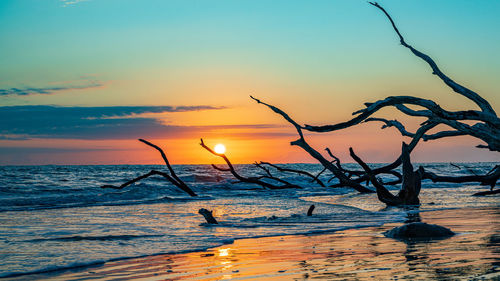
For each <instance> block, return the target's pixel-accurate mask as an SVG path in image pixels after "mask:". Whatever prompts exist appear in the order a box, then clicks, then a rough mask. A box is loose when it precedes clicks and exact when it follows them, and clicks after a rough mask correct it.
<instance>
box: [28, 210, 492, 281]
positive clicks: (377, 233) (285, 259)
mask: <svg viewBox="0 0 500 281" xmlns="http://www.w3.org/2000/svg"><path fill="white" fill-rule="evenodd" d="M410 214H411V217H410V218H409V219H410V220H412V221H415V220H421V221H423V222H427V223H434V224H438V225H442V226H446V227H448V228H450V229H452V230H453V231H454V232H455V233H457V235H455V236H453V237H451V238H447V239H443V240H432V241H406V242H402V241H397V240H394V239H390V238H386V237H384V236H383V234H382V233H383V232H384V231H386V230H388V229H391V228H393V227H395V226H399V225H401V224H391V225H384V226H382V227H371V228H363V229H352V230H346V231H342V232H337V233H332V234H319V235H310V236H300V235H299V236H279V237H268V238H258V239H243V240H238V241H235V242H234V244H231V245H225V246H221V247H217V248H214V249H210V250H207V251H204V252H194V253H187V254H178V255H160V256H151V257H145V258H139V259H131V260H123V261H116V262H110V263H107V264H105V265H104V266H102V267H99V268H93V269H88V270H85V271H81V272H74V273H66V274H63V275H58V276H43V277H44V278H49V279H54V280H90V279H92V280H95V279H101V280H114V279H117V278H118V279H120V278H125V279H136V280H137V279H139V280H243V279H244V280H248V279H250V280H307V279H324V280H344V279H348V280H368V279H382V280H387V279H394V280H395V279H400V280H401V279H403V280H416V279H420V280H453V279H457V278H460V279H462V278H464V279H467V278H472V279H475V278H478V279H480V278H484V279H488V280H491V279H494V280H498V279H500V225H499V223H498V222H499V221H500V208H483V209H460V210H445V211H436V212H421V213H420V214H419V215H418V214H416V213H415V212H411V213H410ZM186 239H189V238H186ZM34 277H36V276H34ZM38 277H40V276H38Z"/></svg>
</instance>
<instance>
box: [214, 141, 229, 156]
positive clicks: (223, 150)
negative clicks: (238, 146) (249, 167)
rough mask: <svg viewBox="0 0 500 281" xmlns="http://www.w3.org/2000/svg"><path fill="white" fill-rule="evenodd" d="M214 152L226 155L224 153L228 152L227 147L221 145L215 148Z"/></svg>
mask: <svg viewBox="0 0 500 281" xmlns="http://www.w3.org/2000/svg"><path fill="white" fill-rule="evenodd" d="M214 151H215V152H216V153H218V154H224V152H226V147H225V146H224V145H223V144H221V143H219V144H216V145H215V146H214Z"/></svg>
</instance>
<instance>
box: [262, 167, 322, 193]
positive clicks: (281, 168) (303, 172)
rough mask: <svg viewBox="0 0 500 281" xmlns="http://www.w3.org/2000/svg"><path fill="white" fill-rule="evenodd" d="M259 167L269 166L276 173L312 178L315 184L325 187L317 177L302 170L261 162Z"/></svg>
mask: <svg viewBox="0 0 500 281" xmlns="http://www.w3.org/2000/svg"><path fill="white" fill-rule="evenodd" d="M261 165H268V166H271V167H273V168H275V169H276V170H278V171H280V172H290V173H296V174H300V175H304V176H307V177H310V178H312V181H315V182H317V183H318V184H319V185H321V186H323V187H325V184H324V183H323V182H322V181H321V180H319V179H318V178H317V176H314V175H312V174H311V173H309V172H306V171H302V170H297V169H290V168H284V167H280V166H278V165H274V164H271V163H269V162H263V161H261V162H260V165H259V166H261ZM324 170H325V169H323V171H324ZM267 171H269V170H267ZM320 174H321V173H320ZM320 174H318V176H319V175H320Z"/></svg>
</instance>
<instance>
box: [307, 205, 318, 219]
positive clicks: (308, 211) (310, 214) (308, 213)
mask: <svg viewBox="0 0 500 281" xmlns="http://www.w3.org/2000/svg"><path fill="white" fill-rule="evenodd" d="M314 208H316V207H315V206H314V205H311V206H310V207H309V210H307V216H308V217H310V216H312V214H313V211H314Z"/></svg>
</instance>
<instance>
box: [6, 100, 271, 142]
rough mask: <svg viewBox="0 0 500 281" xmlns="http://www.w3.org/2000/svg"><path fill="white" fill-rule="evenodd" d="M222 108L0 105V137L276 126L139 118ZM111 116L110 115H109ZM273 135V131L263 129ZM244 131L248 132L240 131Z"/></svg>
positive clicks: (177, 133)
mask: <svg viewBox="0 0 500 281" xmlns="http://www.w3.org/2000/svg"><path fill="white" fill-rule="evenodd" d="M220 109H224V107H213V106H206V105H198V106H177V107H175V106H107V107H60V106H48V105H26V106H3V107H0V139H2V138H3V139H7V138H9V139H13V138H16V137H18V138H46V139H47V138H48V139H56V138H57V139H87V140H97V139H134V138H139V137H145V136H147V137H149V138H165V137H182V136H192V135H193V134H197V135H199V136H204V134H213V133H217V132H221V131H224V130H235V129H236V130H238V129H247V130H252V131H253V132H252V134H259V132H257V131H260V133H261V134H264V135H265V134H266V132H265V131H266V129H269V128H276V127H277V126H276V125H267V124H258V125H221V126H177V125H170V124H169V125H167V124H164V123H162V122H161V120H158V119H155V118H150V117H147V118H146V117H142V116H141V114H146V113H165V112H167V113H168V112H186V111H198V110H220ZM110 117H113V118H110ZM267 133H272V134H276V132H267ZM240 134H243V135H244V134H248V132H244V131H243V132H240Z"/></svg>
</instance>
